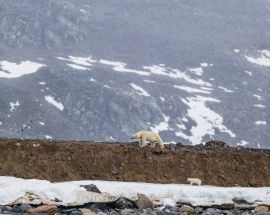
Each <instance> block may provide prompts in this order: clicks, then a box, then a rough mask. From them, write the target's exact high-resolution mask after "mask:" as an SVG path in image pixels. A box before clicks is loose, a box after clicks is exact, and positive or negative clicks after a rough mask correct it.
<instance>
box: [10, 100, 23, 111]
mask: <svg viewBox="0 0 270 215" xmlns="http://www.w3.org/2000/svg"><path fill="white" fill-rule="evenodd" d="M9 105H10V109H9V110H10V112H14V111H15V110H16V107H19V106H20V103H19V101H18V100H17V101H16V102H15V103H13V102H10V103H9Z"/></svg>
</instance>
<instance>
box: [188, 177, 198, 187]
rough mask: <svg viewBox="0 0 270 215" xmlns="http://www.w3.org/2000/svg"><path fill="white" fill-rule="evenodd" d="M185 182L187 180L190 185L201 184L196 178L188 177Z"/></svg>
mask: <svg viewBox="0 0 270 215" xmlns="http://www.w3.org/2000/svg"><path fill="white" fill-rule="evenodd" d="M187 182H189V184H190V185H193V184H197V185H199V186H201V185H202V181H201V180H200V179H198V178H188V179H187Z"/></svg>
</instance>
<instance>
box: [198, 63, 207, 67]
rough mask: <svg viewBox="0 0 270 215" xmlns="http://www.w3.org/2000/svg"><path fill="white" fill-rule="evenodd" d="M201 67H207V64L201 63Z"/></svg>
mask: <svg viewBox="0 0 270 215" xmlns="http://www.w3.org/2000/svg"><path fill="white" fill-rule="evenodd" d="M200 65H201V67H208V63H201V64H200Z"/></svg>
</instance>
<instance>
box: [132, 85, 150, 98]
mask: <svg viewBox="0 0 270 215" xmlns="http://www.w3.org/2000/svg"><path fill="white" fill-rule="evenodd" d="M130 86H131V87H132V88H133V89H135V91H136V93H137V94H138V95H140V96H150V94H149V93H148V92H146V91H145V90H144V89H143V88H142V87H140V86H138V85H136V84H133V83H131V84H130Z"/></svg>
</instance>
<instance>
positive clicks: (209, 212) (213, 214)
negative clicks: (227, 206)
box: [202, 208, 222, 215]
mask: <svg viewBox="0 0 270 215" xmlns="http://www.w3.org/2000/svg"><path fill="white" fill-rule="evenodd" d="M220 214H222V211H221V210H219V209H216V208H207V209H206V210H205V211H204V212H203V213H202V215H220Z"/></svg>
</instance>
